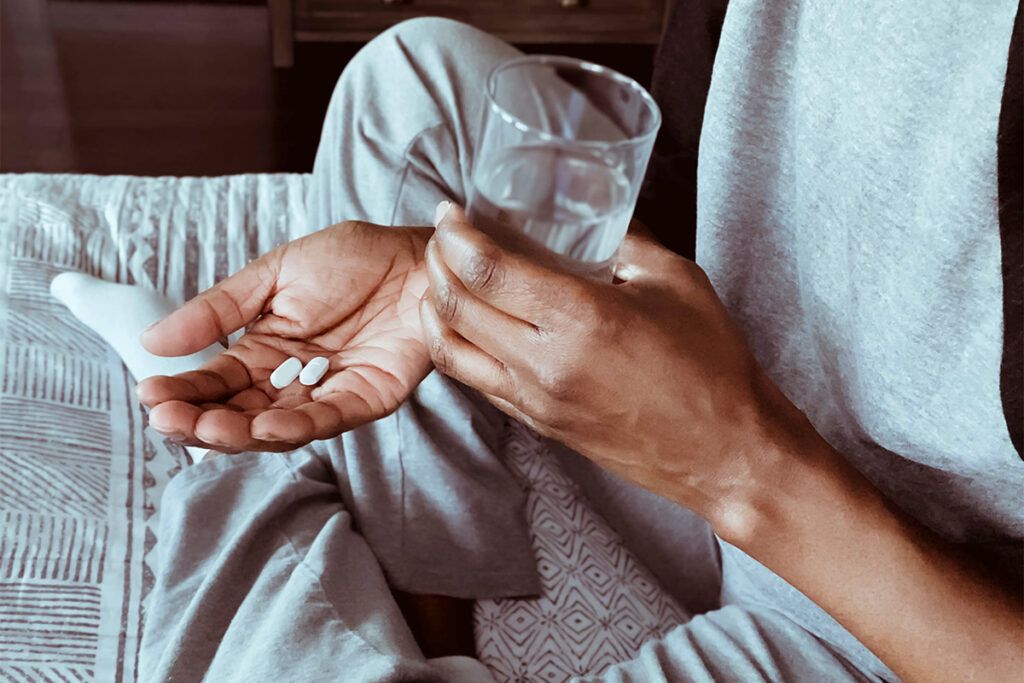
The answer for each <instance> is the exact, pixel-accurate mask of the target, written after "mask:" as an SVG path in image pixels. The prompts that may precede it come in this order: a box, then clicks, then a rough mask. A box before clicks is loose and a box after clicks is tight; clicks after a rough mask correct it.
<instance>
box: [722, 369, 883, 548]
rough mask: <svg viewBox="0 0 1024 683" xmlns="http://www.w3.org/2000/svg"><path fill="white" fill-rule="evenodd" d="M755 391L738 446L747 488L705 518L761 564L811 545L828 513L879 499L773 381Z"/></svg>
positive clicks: (854, 511)
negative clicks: (757, 405)
mask: <svg viewBox="0 0 1024 683" xmlns="http://www.w3.org/2000/svg"><path fill="white" fill-rule="evenodd" d="M764 381H765V382H766V383H767V386H766V387H765V389H764V390H763V391H762V396H763V398H762V401H761V403H762V406H763V407H762V409H761V410H759V411H758V415H759V417H758V419H757V420H756V423H757V426H756V427H754V428H752V429H750V430H749V431H748V432H747V434H748V435H749V441H748V442H747V444H746V445H745V447H744V452H745V453H746V457H745V462H746V463H748V467H747V469H748V471H749V476H748V477H747V479H748V485H747V486H743V487H737V489H736V491H735V495H733V496H730V497H726V498H723V499H722V500H721V501H718V504H716V505H715V506H714V510H713V511H712V514H711V515H710V517H709V521H710V522H711V525H712V527H713V528H714V530H715V532H716V533H717V534H718V535H719V536H720V537H721V538H722V539H724V540H726V541H728V542H729V543H731V544H733V545H735V546H737V547H739V548H741V549H742V550H744V551H745V552H747V553H748V554H750V555H751V556H754V557H756V558H758V559H760V560H762V561H764V560H765V559H767V556H768V555H770V554H771V553H779V552H780V551H781V552H792V549H793V548H794V547H798V546H801V545H804V544H805V543H809V542H811V537H813V536H814V535H816V534H819V533H820V529H819V528H818V527H820V525H821V524H822V523H826V524H827V523H830V522H828V521H826V520H828V518H830V517H832V516H834V515H840V516H842V517H843V518H845V520H846V521H849V522H852V521H853V520H852V519H851V516H859V515H861V514H862V513H865V512H867V511H869V510H870V509H872V508H873V507H874V506H873V505H866V503H867V502H868V501H871V500H876V501H877V502H878V503H879V504H880V505H881V497H880V495H879V494H878V492H877V490H876V489H875V488H874V487H873V486H871V484H870V483H869V482H867V480H865V479H864V478H863V477H862V476H861V475H860V474H859V473H858V472H857V471H856V470H854V469H853V467H852V466H850V465H849V464H848V463H847V462H846V460H845V459H844V458H843V457H842V456H841V455H840V454H839V453H837V452H836V451H835V450H834V449H833V448H832V447H831V446H830V445H829V444H828V442H826V441H825V439H824V438H822V437H821V435H820V434H818V433H817V431H816V430H815V429H814V426H813V425H812V424H811V423H810V421H809V420H808V419H807V417H806V416H805V415H804V414H803V413H802V412H801V411H800V410H799V409H798V408H797V407H796V406H794V405H793V404H792V403H791V402H789V400H788V399H786V397H785V396H784V395H783V394H782V392H781V391H780V390H779V389H778V388H777V387H775V386H774V385H773V384H771V383H770V382H768V380H767V379H765V380H764Z"/></svg>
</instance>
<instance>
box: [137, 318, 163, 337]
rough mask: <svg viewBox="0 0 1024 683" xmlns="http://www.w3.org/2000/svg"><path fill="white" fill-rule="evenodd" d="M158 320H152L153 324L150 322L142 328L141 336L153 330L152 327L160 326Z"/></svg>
mask: <svg viewBox="0 0 1024 683" xmlns="http://www.w3.org/2000/svg"><path fill="white" fill-rule="evenodd" d="M160 320H163V318H160ZM160 320H154V321H153V322H151V323H150V324H148V325H146V326H145V327H144V328H142V334H146V333H147V332H149V331H150V330H151V329H153V328H154V327H156V326H157V325H159V324H160Z"/></svg>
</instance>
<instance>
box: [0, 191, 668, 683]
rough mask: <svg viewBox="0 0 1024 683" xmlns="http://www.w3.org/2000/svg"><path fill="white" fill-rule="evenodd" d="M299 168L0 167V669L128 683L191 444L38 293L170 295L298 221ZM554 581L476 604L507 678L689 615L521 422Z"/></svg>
mask: <svg viewBox="0 0 1024 683" xmlns="http://www.w3.org/2000/svg"><path fill="white" fill-rule="evenodd" d="M306 181H307V178H306V176H302V175H244V176H231V177H224V178H132V177H96V176H68V175H64V176H59V175H58V176H52V175H22V176H10V175H8V176H0V283H2V288H0V338H2V348H0V373H2V374H0V681H65V682H66V681H104V682H105V681H115V682H121V681H125V682H128V681H135V680H136V679H137V675H136V674H137V657H138V645H139V639H140V635H141V629H142V624H143V620H144V618H145V610H146V598H147V595H148V593H149V590H150V587H151V586H152V583H153V576H152V572H151V571H150V568H149V564H148V562H147V557H148V556H149V555H150V553H152V551H153V549H154V548H155V546H156V544H157V543H158V539H157V538H156V535H155V530H156V528H157V525H156V518H157V515H158V510H159V508H158V505H159V501H160V494H161V493H162V491H163V487H164V486H165V485H166V483H167V481H168V480H169V479H170V478H171V477H173V476H174V475H175V474H176V473H177V472H178V471H179V470H180V469H181V467H183V466H187V465H186V462H187V461H186V457H185V455H184V452H183V451H182V450H181V449H180V448H178V447H177V446H175V445H174V444H172V443H170V442H165V441H164V440H163V439H162V438H161V437H160V436H159V435H158V434H156V433H154V432H152V431H150V430H148V429H147V428H146V426H145V424H146V422H145V416H144V414H143V412H142V410H141V408H140V406H139V404H138V403H137V401H136V400H135V398H134V392H133V385H134V381H133V379H132V378H131V376H130V375H129V374H128V372H127V370H126V369H125V368H124V366H123V365H122V364H121V362H120V359H119V358H118V357H117V356H116V355H115V354H114V352H113V351H112V350H111V349H110V348H109V347H107V346H106V344H104V343H103V341H102V340H101V339H99V338H98V337H97V336H95V335H94V334H93V333H92V332H91V331H89V330H88V329H87V328H85V327H84V326H82V325H81V324H80V323H78V321H77V320H75V318H74V317H73V316H71V314H70V313H69V312H68V311H67V310H66V309H64V308H63V307H62V306H61V305H60V304H59V303H58V302H56V301H55V300H53V299H52V298H51V297H50V295H49V289H48V288H49V282H50V280H51V279H52V278H53V276H54V275H56V274H57V273H60V272H63V271H66V270H79V271H83V272H87V273H91V274H93V275H96V276H98V277H102V278H104V279H108V280H112V281H118V282H127V283H136V284H142V285H145V286H147V287H151V288H154V289H157V290H160V291H162V292H164V293H166V294H168V295H170V296H172V297H176V298H178V299H180V300H184V299H187V298H189V297H191V296H193V295H194V294H196V293H197V292H199V291H201V290H202V289H205V288H206V287H208V286H210V285H211V284H213V283H214V282H215V281H217V280H218V279H220V278H223V277H224V276H225V275H227V274H229V273H231V272H233V271H235V270H237V269H238V268H240V267H241V266H242V265H243V264H244V263H246V262H247V261H248V260H249V259H251V258H253V257H255V256H257V255H258V254H260V253H262V252H264V251H267V250H269V249H271V248H273V247H274V246H276V245H277V244H280V243H282V242H284V241H287V240H289V239H292V238H294V237H296V236H299V235H301V234H304V233H305V231H306V230H307V226H306V224H305V211H304V205H303V201H304V195H305V186H306ZM504 444H505V456H506V459H507V462H508V463H509V466H510V468H511V469H512V470H513V471H514V472H516V473H517V474H518V475H519V476H520V477H522V479H523V480H524V482H526V484H527V485H528V486H529V491H530V494H529V513H530V516H531V522H532V527H533V532H534V550H535V554H536V558H537V562H538V568H539V570H540V573H541V575H542V577H543V582H544V590H545V594H544V596H542V597H541V598H538V599H534V600H500V601H485V602H480V603H478V605H477V608H476V637H477V646H478V650H479V653H480V657H481V659H482V660H483V661H484V662H485V663H486V664H487V665H488V667H489V668H490V669H491V671H492V672H493V673H494V675H495V677H496V678H497V679H498V680H499V681H514V680H518V681H533V680H543V681H562V680H567V679H568V678H569V677H570V676H571V675H573V674H581V673H596V672H599V671H601V670H603V669H605V668H607V667H608V666H609V665H611V664H613V663H615V662H617V661H621V660H623V659H627V658H630V657H632V656H633V655H634V654H635V653H636V651H637V650H638V648H639V646H640V644H641V643H642V642H644V641H645V640H647V639H648V638H650V637H653V636H657V635H659V634H661V633H663V632H664V631H665V630H667V629H668V628H671V627H672V626H674V625H675V624H678V623H680V622H682V621H684V620H685V615H684V613H683V612H682V610H681V609H680V608H679V607H678V606H677V605H676V604H675V603H674V602H673V601H672V599H671V598H670V597H668V596H667V595H666V594H665V593H664V591H663V590H662V589H661V588H660V587H659V586H658V585H657V583H656V582H655V580H654V579H653V578H652V577H651V576H650V575H649V573H648V572H647V571H646V570H644V569H643V567H641V566H640V565H639V564H638V563H637V561H636V560H635V558H634V557H633V556H632V555H631V554H630V553H629V552H628V551H627V550H626V549H625V548H624V547H623V545H622V543H621V542H620V540H619V539H618V538H617V537H616V536H615V534H614V533H613V532H612V531H611V530H610V529H609V528H608V527H607V525H606V524H605V523H604V522H603V521H602V520H601V518H600V517H599V516H598V515H596V514H595V513H594V512H593V511H592V510H591V509H590V507H589V506H588V505H587V503H586V501H585V499H583V498H582V496H581V495H580V494H579V492H578V491H577V490H576V489H575V488H574V486H573V485H572V483H571V481H569V480H568V479H566V478H565V477H564V476H563V475H562V474H561V472H560V470H559V468H558V465H557V463H556V462H555V461H554V459H553V458H552V457H551V456H550V455H549V454H548V452H547V451H546V449H545V447H544V445H543V443H542V442H541V441H539V440H538V439H537V438H536V437H535V436H534V435H532V434H531V433H529V432H528V431H527V430H525V429H524V428H522V427H521V426H519V425H516V424H510V425H509V429H508V431H507V433H506V437H505V439H504Z"/></svg>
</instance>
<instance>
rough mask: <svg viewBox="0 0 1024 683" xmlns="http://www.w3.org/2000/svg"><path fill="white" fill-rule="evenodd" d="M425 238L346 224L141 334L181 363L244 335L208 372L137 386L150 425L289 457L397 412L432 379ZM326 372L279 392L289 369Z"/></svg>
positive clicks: (262, 262)
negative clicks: (296, 362) (283, 371)
mask: <svg viewBox="0 0 1024 683" xmlns="http://www.w3.org/2000/svg"><path fill="white" fill-rule="evenodd" d="M429 236H430V230H429V229H426V228H381V227H379V226H375V225H370V224H368V223H359V222H345V223H339V224H338V225H335V226H332V227H330V228H327V229H325V230H321V231H320V232H317V233H315V234H312V235H309V236H307V237H304V238H302V239H299V240H296V241H294V242H290V243H288V244H286V245H283V246H281V247H279V248H277V249H275V250H274V251H272V252H270V253H269V254H266V255H265V256H263V257H261V258H260V259H258V260H256V261H254V262H252V263H250V264H249V265H248V266H246V267H245V268H243V269H242V270H241V271H239V272H238V273H236V274H235V275H233V276H231V277H230V278H228V279H226V280H224V281H223V282H221V283H219V284H217V285H216V286H214V287H212V288H210V289H209V290H207V291H205V292H203V293H202V294H200V295H199V296H197V297H196V298H194V299H192V300H191V301H189V302H188V303H187V304H185V305H184V306H182V307H181V308H180V309H178V310H177V311H175V312H174V313H172V314H171V315H170V316H168V317H167V318H165V319H164V320H162V321H161V322H160V323H158V324H157V325H155V326H154V327H152V328H150V329H149V330H147V331H146V332H145V333H144V334H143V338H142V343H143V346H145V347H146V348H147V349H148V350H149V351H150V352H152V353H155V354H157V355H162V356H177V355H184V354H188V353H193V352H195V351H197V350H199V349H202V348H205V347H206V346H209V345H210V344H212V343H214V342H215V341H216V340H217V339H220V338H222V337H224V336H226V335H228V334H229V333H231V332H233V331H235V330H237V329H240V328H242V327H246V332H245V334H244V335H243V336H242V337H241V338H240V339H239V340H238V341H237V342H236V343H234V344H232V345H231V346H230V348H228V349H226V350H225V351H224V352H223V353H222V354H221V355H220V356H219V357H217V358H216V359H215V360H213V361H211V362H210V363H207V364H206V365H205V366H204V367H202V368H200V369H198V370H194V371H192V372H186V373H183V374H181V375H175V376H173V377H166V376H160V377H151V378H149V379H146V380H144V381H143V382H141V383H140V384H139V387H138V393H139V398H140V399H141V400H142V402H143V403H144V404H145V405H147V406H149V407H150V408H151V409H152V410H151V412H150V424H151V425H152V426H153V427H154V428H155V429H157V430H159V431H161V432H164V433H166V434H169V435H172V437H174V438H176V439H177V440H179V441H182V442H183V443H189V444H197V445H206V446H209V447H211V448H215V449H218V450H222V451H232V452H233V451H243V450H290V449H293V448H297V447H299V446H301V445H304V444H306V443H309V442H310V441H312V440H314V439H325V438H329V437H332V436H336V435H338V434H340V433H341V432H343V431H346V430H349V429H352V428H353V427H357V426H359V425H361V424H365V423H367V422H370V421H372V420H375V419H377V418H380V417H383V416H385V415H387V414H389V413H391V412H392V411H393V410H395V409H396V408H397V407H398V406H399V405H400V404H401V403H402V401H404V400H405V398H406V397H407V396H408V395H409V393H410V392H411V391H412V390H413V389H414V388H415V387H416V385H417V384H419V382H420V381H421V380H422V379H423V378H424V377H425V376H426V375H427V373H428V372H429V370H430V368H431V362H430V355H429V353H428V350H427V348H426V346H425V345H424V342H423V335H422V333H421V329H420V319H419V312H418V304H419V300H420V298H421V296H422V295H423V292H424V291H425V290H426V287H427V277H426V273H425V271H424V266H423V249H424V245H425V244H426V242H427V239H428V238H429ZM291 356H295V357H297V358H299V359H300V360H301V361H303V363H306V362H308V361H309V360H311V359H312V358H315V357H316V356H325V357H327V358H328V359H329V361H330V367H329V369H328V371H327V374H326V375H324V378H323V379H322V380H321V382H320V383H319V384H318V385H317V386H315V387H307V386H303V385H302V384H301V383H299V382H298V381H295V382H293V383H292V384H291V385H289V386H287V387H285V388H283V389H275V388H274V387H273V386H272V385H271V384H270V374H271V373H272V372H273V371H274V369H275V368H276V367H277V366H278V365H280V364H281V363H282V362H283V361H284V360H286V359H287V358H289V357H291Z"/></svg>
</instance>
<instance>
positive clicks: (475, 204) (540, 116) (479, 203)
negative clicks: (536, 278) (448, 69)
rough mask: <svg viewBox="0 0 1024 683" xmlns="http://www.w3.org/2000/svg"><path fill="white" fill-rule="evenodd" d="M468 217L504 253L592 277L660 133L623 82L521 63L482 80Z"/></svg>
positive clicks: (597, 69) (614, 243)
mask: <svg viewBox="0 0 1024 683" xmlns="http://www.w3.org/2000/svg"><path fill="white" fill-rule="evenodd" d="M486 95H487V101H486V104H485V106H484V114H483V120H482V121H481V123H480V126H481V128H480V136H479V137H478V138H477V139H478V140H479V143H478V148H477V151H476V155H475V160H474V162H473V168H472V186H471V188H470V190H469V197H468V202H467V209H468V214H469V218H470V220H472V221H473V223H474V225H475V226H476V227H477V228H479V229H480V230H483V231H484V232H486V233H488V234H490V235H491V236H492V237H493V238H494V239H495V240H496V241H497V242H499V243H500V244H502V245H503V246H505V247H507V248H510V249H513V250H516V251H520V252H524V253H527V254H529V255H530V256H531V257H533V258H535V259H539V260H541V261H544V262H546V263H548V264H550V265H554V266H556V267H560V268H563V269H568V270H571V271H573V272H576V273H580V274H584V275H588V276H591V277H598V278H610V276H611V266H612V263H613V260H614V258H615V254H616V252H617V251H618V248H619V245H620V244H621V243H622V240H623V238H624V237H625V235H626V229H627V228H628V227H629V221H630V218H631V216H632V214H633V208H634V207H635V205H636V199H637V195H638V194H639V192H640V183H641V181H642V180H643V177H644V172H645V171H646V169H647V161H648V159H649V158H650V156H651V150H652V148H653V147H654V138H655V136H656V135H657V133H658V127H659V126H660V125H661V112H660V111H659V110H658V105H657V104H655V102H654V99H653V98H652V97H651V96H650V94H649V93H648V92H647V91H646V90H644V89H643V88H642V87H641V86H640V84H638V83H637V82H636V81H634V80H633V79H631V78H628V77H626V76H623V75H622V74H620V73H616V72H615V71H612V70H611V69H607V68H605V67H603V66H599V65H597V64H592V63H590V62H584V61H580V60H578V59H572V58H569V57H553V56H539V55H538V56H529V57H522V58H519V59H514V60H512V61H509V62H505V63H503V64H501V65H499V66H498V67H496V68H495V69H494V70H493V71H492V72H491V74H490V77H489V78H488V80H487V93H486Z"/></svg>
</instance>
